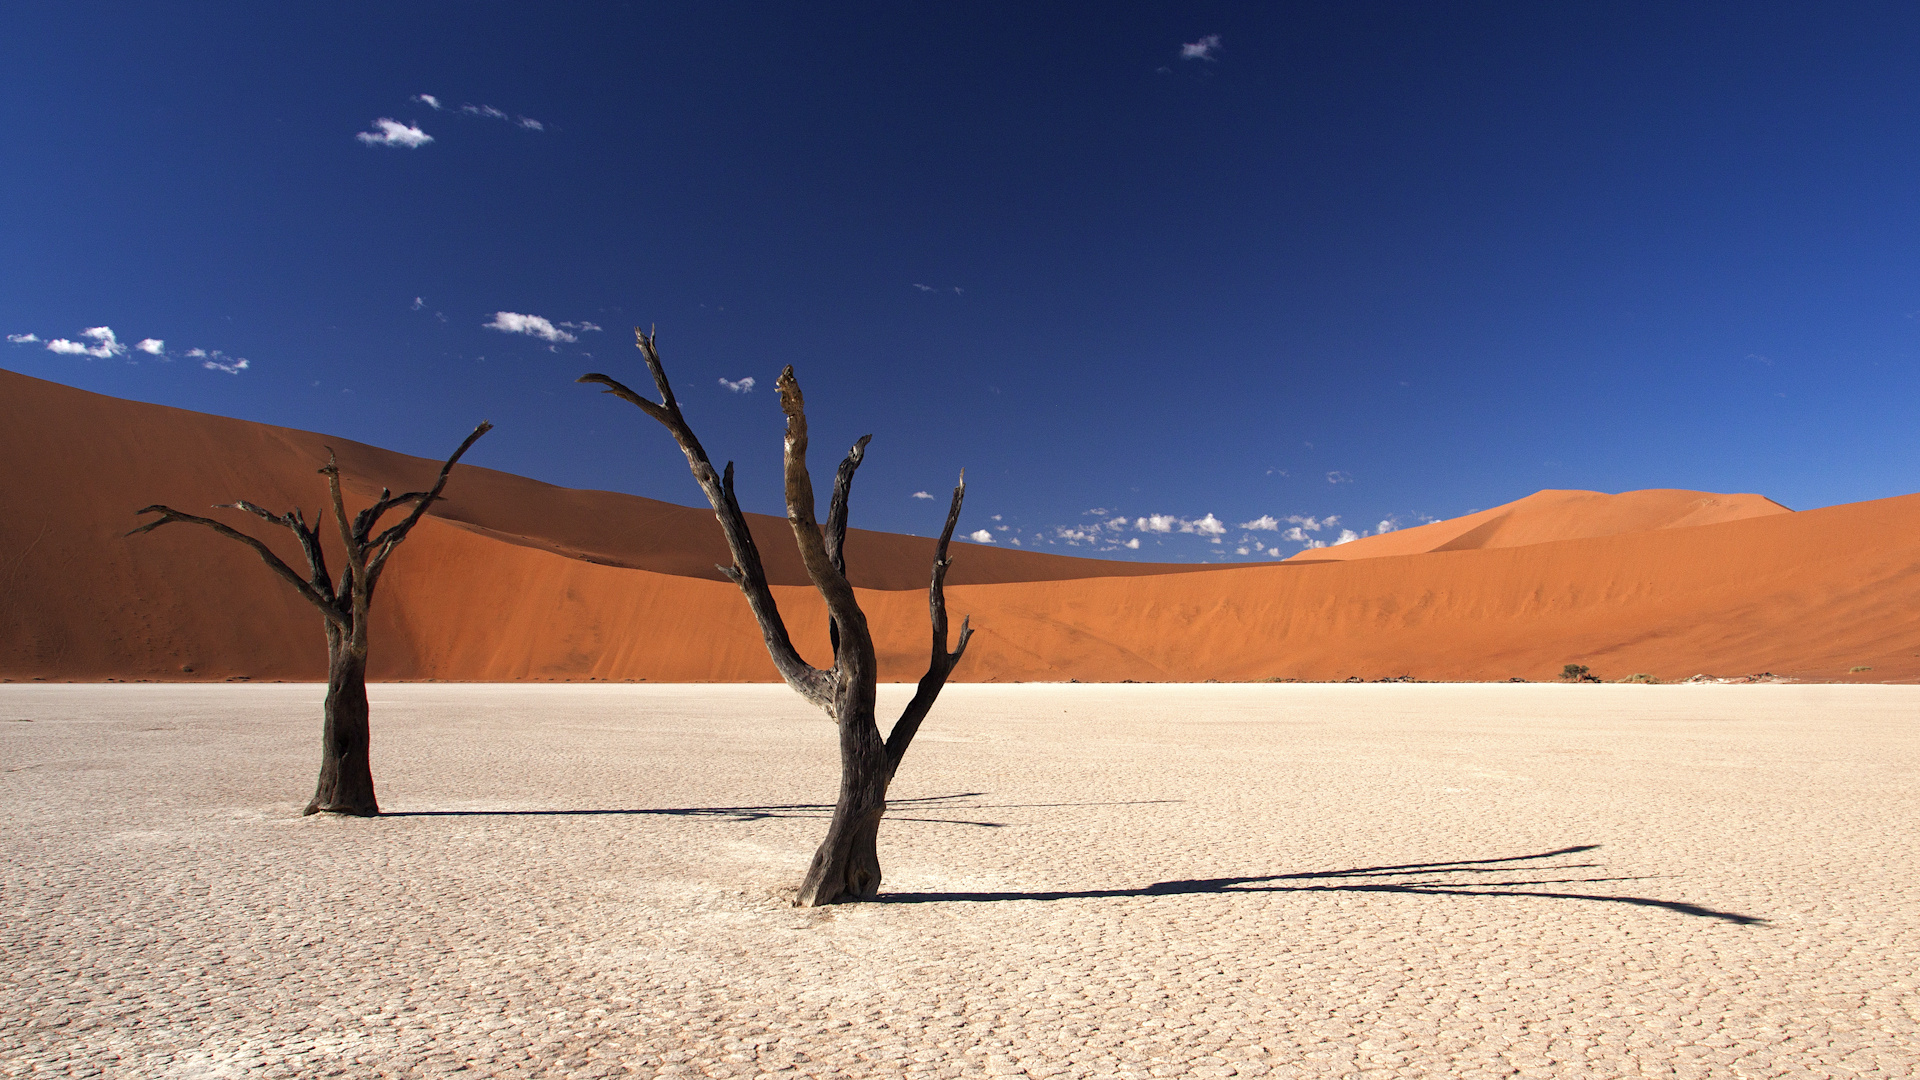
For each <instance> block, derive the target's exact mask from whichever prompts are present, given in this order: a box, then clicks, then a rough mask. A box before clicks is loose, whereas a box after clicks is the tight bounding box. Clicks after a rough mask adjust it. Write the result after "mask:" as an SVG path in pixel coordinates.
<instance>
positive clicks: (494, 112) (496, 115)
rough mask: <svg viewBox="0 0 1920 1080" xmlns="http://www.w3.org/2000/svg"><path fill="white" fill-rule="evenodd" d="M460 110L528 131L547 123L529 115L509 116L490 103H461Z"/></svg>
mask: <svg viewBox="0 0 1920 1080" xmlns="http://www.w3.org/2000/svg"><path fill="white" fill-rule="evenodd" d="M437 107H438V106H436V108H437ZM460 111H461V112H463V113H465V114H466V115H468V116H478V117H483V118H485V119H487V120H501V121H505V122H506V123H509V124H512V125H514V126H515V127H523V128H526V129H527V130H528V131H545V130H547V125H545V124H543V123H541V122H540V121H538V120H535V119H534V118H533V117H531V116H519V115H513V116H509V115H508V114H507V111H506V110H505V109H496V108H494V107H493V106H491V105H462V106H460Z"/></svg>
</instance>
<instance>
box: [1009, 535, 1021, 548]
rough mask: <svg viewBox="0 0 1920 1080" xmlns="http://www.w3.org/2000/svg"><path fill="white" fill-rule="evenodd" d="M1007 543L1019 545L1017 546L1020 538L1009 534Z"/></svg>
mask: <svg viewBox="0 0 1920 1080" xmlns="http://www.w3.org/2000/svg"><path fill="white" fill-rule="evenodd" d="M1007 543H1009V544H1012V545H1013V546H1014V547H1019V546H1020V538H1019V537H1017V536H1009V537H1007Z"/></svg>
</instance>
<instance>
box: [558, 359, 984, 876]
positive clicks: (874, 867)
mask: <svg viewBox="0 0 1920 1080" xmlns="http://www.w3.org/2000/svg"><path fill="white" fill-rule="evenodd" d="M634 336H635V337H636V338H638V339H639V347H640V354H641V355H642V356H643V357H645V358H646V362H647V370H648V371H650V372H651V373H652V374H653V384H654V386H655V387H657V388H658V389H659V391H660V401H659V402H658V403H655V402H653V401H650V400H648V399H647V398H644V397H642V396H640V395H639V394H637V393H635V392H633V391H632V390H629V389H627V388H626V387H625V386H623V385H621V384H620V383H619V382H617V381H615V380H614V379H612V378H610V377H608V376H606V375H598V374H595V375H583V376H581V377H580V379H579V380H578V381H580V382H583V383H598V384H600V385H602V386H604V387H606V388H607V390H606V392H607V393H610V394H613V395H616V396H618V397H620V398H622V399H623V400H626V401H629V402H632V403H633V404H634V405H636V406H638V407H639V408H640V411H642V412H644V413H646V414H647V415H648V416H651V417H653V418H654V419H655V420H658V421H659V422H660V423H661V424H662V425H663V426H665V427H666V429H667V430H668V431H669V432H671V433H672V434H673V438H674V440H675V441H676V442H678V443H679V444H680V449H681V450H682V451H683V452H684V453H685V454H686V456H687V464H688V466H689V467H691V468H692V470H693V478H694V479H695V480H696V481H698V482H699V484H700V490H701V491H703V492H705V493H706V496H707V502H709V503H711V504H712V505H713V513H714V516H715V517H717V518H719V519H720V528H721V531H723V532H724V533H725V534H726V537H727V547H728V548H729V549H731V550H732V552H733V565H732V566H722V567H720V568H719V569H720V571H721V572H722V573H724V574H726V575H727V578H728V579H729V580H731V581H732V582H733V583H734V584H735V585H738V586H739V587H740V591H741V592H742V593H744V594H746V598H747V606H748V607H749V608H751V609H753V617H754V619H755V620H757V621H758V622H759V624H760V633H761V635H762V636H763V637H764V638H765V639H766V643H767V651H768V652H769V653H770V654H772V656H773V665H774V667H775V668H777V669H778V670H779V672H780V677H781V678H783V679H785V680H786V682H787V685H788V686H791V687H793V689H794V690H796V691H798V692H799V694H800V696H801V697H804V698H806V699H807V700H808V701H810V702H812V703H813V704H815V705H817V706H819V707H820V708H821V709H822V710H824V711H825V712H826V714H827V715H828V716H830V717H832V718H833V719H834V721H835V722H836V723H837V724H838V725H839V728H840V795H839V798H838V800H837V801H836V802H835V804H834V808H833V820H832V822H831V823H830V824H829V825H828V826H827V838H826V840H824V841H822V842H821V844H820V848H819V850H818V851H816V852H814V855H813V863H812V865H811V866H809V867H808V868H807V876H806V879H805V880H804V881H802V882H801V885H800V894H799V897H798V898H797V899H796V900H795V901H794V904H795V906H798V907H818V906H820V905H822V904H832V903H836V902H838V901H841V900H866V899H871V898H872V897H873V896H875V895H876V894H877V893H878V892H879V891H880V854H879V851H878V848H877V846H876V841H877V839H878V836H879V832H880V818H881V816H882V815H884V814H885V813H886V812H887V785H888V784H890V783H892V781H893V774H894V772H895V771H896V770H898V769H899V768H900V759H901V758H902V757H903V756H905V754H906V752H907V746H908V744H910V743H912V742H913V736H914V733H915V732H917V731H919V730H920V723H921V721H923V720H925V719H926V718H927V712H928V711H929V710H930V709H932V708H933V701H934V699H935V698H936V697H939V696H940V690H941V688H942V687H943V686H945V685H946V682H947V675H948V674H949V673H950V672H952V671H953V666H954V665H955V664H956V663H958V662H959V660H960V656H961V654H962V653H964V652H966V649H967V639H968V638H970V637H972V636H973V630H972V629H971V628H970V627H969V626H968V625H967V623H966V620H964V619H963V620H961V623H960V641H959V643H958V644H957V645H956V646H955V647H954V649H953V651H952V652H948V651H947V602H946V595H945V591H944V589H945V582H946V577H947V565H948V563H949V561H950V560H949V559H948V558H947V544H948V542H949V541H950V540H951V539H952V538H953V527H954V525H955V523H957V522H958V521H959V520H960V503H961V500H962V499H964V498H965V496H966V491H967V477H966V473H965V472H962V473H961V474H960V483H959V485H958V486H957V487H955V488H954V489H953V504H952V506H951V507H949V508H948V510H947V525H946V528H945V529H944V530H943V531H942V532H941V533H940V542H939V544H938V545H937V546H936V547H935V548H934V553H933V583H932V585H931V587H930V588H929V589H928V592H927V606H928V608H929V610H930V611H931V613H932V617H933V656H932V661H931V662H930V663H929V664H928V667H927V673H926V675H925V676H923V677H922V678H921V679H920V687H919V689H918V691H917V692H915V694H914V695H913V700H912V701H910V702H908V703H907V707H906V710H905V711H904V712H902V713H901V714H900V718H899V719H898V720H897V721H895V722H894V725H893V730H892V732H891V733H889V734H888V735H887V737H886V738H885V739H884V740H883V739H881V737H880V727H879V724H878V723H877V722H876V721H875V718H874V684H875V683H876V682H877V681H878V679H879V674H880V671H879V664H878V662H877V661H876V659H875V658H874V650H873V635H872V634H871V633H869V632H868V630H867V617H866V614H865V613H864V612H862V611H861V610H860V605H859V603H858V602H856V601H855V599H854V595H853V586H851V585H849V584H848V583H847V566H846V559H845V556H844V554H843V552H842V545H843V544H844V542H845V540H846V536H847V493H848V491H849V489H850V488H851V487H852V486H853V473H854V470H855V469H858V468H859V467H860V462H861V460H862V458H864V457H865V455H866V450H867V441H868V440H869V439H871V438H873V436H871V435H865V436H862V437H861V438H860V440H859V441H858V442H855V443H854V444H853V449H851V450H849V451H847V456H846V460H844V461H842V462H841V463H840V470H839V472H837V473H836V474H835V475H834V482H833V499H832V502H831V503H830V504H829V507H828V510H827V524H826V528H825V529H822V528H821V527H820V524H819V522H818V521H817V520H815V518H814V498H813V480H812V478H811V477H809V476H808V475H807V416H806V410H805V405H804V403H803V402H802V400H801V397H800V384H799V383H798V382H796V381H795V380H794V377H793V368H792V367H788V368H787V369H786V370H785V371H783V372H781V373H780V378H779V381H778V382H777V383H776V384H775V385H776V386H777V387H778V388H779V391H780V409H781V411H782V412H784V413H786V416H787V437H786V469H785V471H786V496H787V522H788V524H790V525H792V526H793V538H794V540H795V542H796V543H798V544H799V547H800V559H801V561H802V563H804V564H805V566H806V568H807V577H808V578H809V579H810V580H811V581H812V582H813V585H814V587H815V588H817V589H819V590H820V595H821V597H823V598H824V599H825V600H826V602H827V616H828V618H829V620H830V622H829V631H828V632H829V634H830V636H831V640H832V643H833V666H832V667H831V668H829V669H827V670H825V671H822V670H820V669H819V668H816V667H814V666H813V665H811V664H809V663H807V662H806V661H805V660H803V659H801V658H800V653H799V652H798V651H797V650H796V649H795V648H794V647H793V641H792V639H791V638H790V637H789V636H788V635H787V627H786V623H784V622H783V621H781V618H780V609H779V607H778V606H777V605H776V604H775V603H774V599H773V590H772V589H770V588H768V587H767V575H766V571H765V570H764V569H763V568H762V567H761V564H760V552H759V549H758V548H756V547H755V546H754V543H753V534H752V533H751V532H750V531H748V529H747V518H746V515H745V514H743V513H741V511H740V502H739V500H737V499H735V498H734V494H733V462H731V461H729V462H727V468H726V471H725V472H716V471H715V470H714V467H713V463H712V462H711V461H709V460H707V452H706V451H705V450H704V449H702V448H701V446H700V440H699V439H697V438H695V437H694V434H693V430H692V429H691V428H689V427H688V426H687V422H686V419H685V417H683V416H682V415H681V414H680V406H679V404H678V403H677V402H675V401H674V397H673V387H672V385H671V384H669V383H668V381H667V374H666V371H665V370H664V369H663V368H662V367H661V366H660V353H659V351H658V350H657V349H656V348H655V347H654V336H653V335H652V334H650V333H647V332H646V331H643V330H640V329H638V328H635V330H634Z"/></svg>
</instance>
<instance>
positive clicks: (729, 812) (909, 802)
mask: <svg viewBox="0 0 1920 1080" xmlns="http://www.w3.org/2000/svg"><path fill="white" fill-rule="evenodd" d="M984 794H985V792H981V791H963V792H959V793H958V794H954V795H927V796H923V797H921V798H918V799H890V800H888V803H887V805H888V806H889V807H896V806H904V807H908V808H916V807H917V808H921V809H929V810H937V809H940V808H942V807H943V806H945V805H950V804H951V802H952V800H954V799H972V798H977V797H979V796H981V795H984ZM965 808H966V809H974V808H975V806H974V805H973V804H969V805H968V806H967V807H965ZM832 815H833V804H832V803H776V804H773V805H769V806H665V807H652V808H645V809H623V810H398V811H393V812H390V813H382V814H381V815H380V816H381V817H646V816H664V817H694V818H719V819H722V820H726V821H765V820H767V819H769V818H824V817H831V816H832ZM887 820H888V821H918V822H923V823H928V824H934V825H973V826H976V827H979V828H983V829H999V828H1004V827H1005V826H1006V822H1003V821H964V820H960V819H956V818H931V817H909V816H905V815H899V814H888V815H887Z"/></svg>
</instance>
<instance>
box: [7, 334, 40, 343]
mask: <svg viewBox="0 0 1920 1080" xmlns="http://www.w3.org/2000/svg"><path fill="white" fill-rule="evenodd" d="M7 340H8V341H11V342H13V343H14V344H15V345H31V344H33V343H34V342H36V341H39V340H40V335H38V334H8V335H7Z"/></svg>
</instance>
